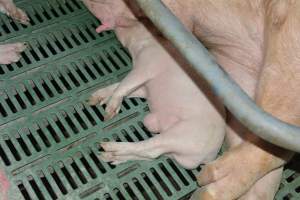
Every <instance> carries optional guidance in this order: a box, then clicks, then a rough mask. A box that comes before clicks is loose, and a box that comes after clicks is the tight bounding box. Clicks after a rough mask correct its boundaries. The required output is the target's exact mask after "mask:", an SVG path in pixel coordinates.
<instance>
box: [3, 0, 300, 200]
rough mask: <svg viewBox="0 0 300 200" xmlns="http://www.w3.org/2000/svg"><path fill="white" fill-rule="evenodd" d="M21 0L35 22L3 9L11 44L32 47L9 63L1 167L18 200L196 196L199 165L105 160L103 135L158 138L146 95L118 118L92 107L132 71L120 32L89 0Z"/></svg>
mask: <svg viewBox="0 0 300 200" xmlns="http://www.w3.org/2000/svg"><path fill="white" fill-rule="evenodd" d="M15 2H16V3H17V5H18V6H19V7H21V8H23V9H24V10H26V12H27V13H28V15H29V17H30V19H31V22H30V25H29V26H24V25H21V24H19V23H17V22H14V21H13V20H11V19H10V18H8V17H7V16H5V15H0V41H1V43H10V42H15V41H22V42H27V43H28V46H29V47H28V49H27V50H25V52H24V53H22V59H21V60H20V61H19V62H17V63H15V64H11V65H1V66H0V94H1V95H0V168H1V169H2V170H3V171H4V172H5V174H6V176H7V177H8V179H9V181H10V189H9V200H17V199H18V200H20V199H25V200H30V199H32V200H33V199H42V200H43V199H45V200H48V199H49V200H51V199H62V200H65V199H72V200H73V199H75V200H76V199H78V200H81V199H83V200H102V199H106V200H112V199H113V200H118V199H120V200H123V199H125V200H127V199H129V200H130V199H134V200H140V199H141V200H143V199H145V200H152V199H153V200H155V199H158V200H177V199H186V198H187V196H189V194H190V193H191V192H192V191H194V190H195V189H196V187H197V184H196V180H195V175H196V174H197V173H198V171H199V169H198V170H193V171H189V170H185V169H183V168H181V167H180V166H179V165H178V164H176V163H175V162H174V161H172V160H171V159H168V158H166V157H160V158H159V159H156V160H154V161H138V162H128V163H125V164H122V165H119V166H117V167H115V166H112V165H110V164H107V163H104V162H102V161H101V160H99V159H98V155H99V154H100V152H101V150H102V149H101V148H100V147H99V142H100V141H108V140H116V141H140V140H145V139H148V138H149V137H152V135H151V133H149V131H147V130H146V128H145V127H144V126H143V124H142V121H143V117H144V116H145V114H146V113H147V112H148V107H147V102H146V101H145V100H143V99H126V100H125V101H124V102H123V105H122V108H121V112H120V114H118V115H117V117H115V118H114V119H112V120H110V121H104V120H103V115H104V108H103V107H101V106H89V105H87V103H86V99H87V98H88V97H89V95H90V94H91V92H92V91H94V90H96V89H98V88H101V87H104V86H106V85H109V84H111V83H114V82H116V81H118V80H120V79H122V78H123V77H124V76H125V75H126V74H127V73H128V71H129V70H130V68H131V60H130V56H129V54H128V52H127V51H126V50H125V49H124V48H123V47H122V46H121V45H120V43H119V42H118V41H117V39H116V37H115V35H114V33H113V32H105V33H102V34H97V33H96V32H95V31H94V29H95V27H97V25H98V24H99V22H98V21H97V20H96V19H95V18H94V17H93V16H92V15H91V14H90V13H89V12H88V11H87V10H86V8H85V7H84V5H83V4H82V2H81V1H80V0H42V1H41V0H19V1H15ZM291 166H297V164H293V163H292V164H291ZM298 166H299V164H298ZM299 185H300V178H299V179H298V173H297V172H295V171H293V170H291V169H287V170H285V174H284V180H283V182H282V185H281V189H280V191H279V192H278V198H277V199H300V195H299V192H300V188H299ZM0 199H1V198H0Z"/></svg>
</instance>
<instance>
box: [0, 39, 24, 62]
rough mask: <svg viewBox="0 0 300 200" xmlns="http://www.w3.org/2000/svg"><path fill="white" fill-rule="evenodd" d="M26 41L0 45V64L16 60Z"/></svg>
mask: <svg viewBox="0 0 300 200" xmlns="http://www.w3.org/2000/svg"><path fill="white" fill-rule="evenodd" d="M26 47H27V45H26V43H13V44H3V45H0V64H6V65H7V64H11V63H14V62H18V61H19V60H20V58H21V52H23V51H24V50H25V49H26Z"/></svg>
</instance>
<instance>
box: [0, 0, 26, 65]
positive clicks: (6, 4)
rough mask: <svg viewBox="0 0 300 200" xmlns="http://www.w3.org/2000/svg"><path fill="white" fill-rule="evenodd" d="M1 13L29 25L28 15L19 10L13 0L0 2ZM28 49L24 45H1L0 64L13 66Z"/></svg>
mask: <svg viewBox="0 0 300 200" xmlns="http://www.w3.org/2000/svg"><path fill="white" fill-rule="evenodd" d="M0 11H1V12H3V13H4V14H6V15H8V16H10V17H12V18H13V19H15V20H17V21H19V22H20V23H22V24H25V25H27V24H28V23H29V18H28V16H27V15H26V13H25V12H24V11H23V10H21V9H19V8H17V7H16V6H15V4H14V3H13V1H12V0H0ZM25 49H26V44H24V43H13V44H2V45H0V64H11V63H14V62H17V61H19V60H20V58H21V55H20V53H21V52H22V51H24V50H25Z"/></svg>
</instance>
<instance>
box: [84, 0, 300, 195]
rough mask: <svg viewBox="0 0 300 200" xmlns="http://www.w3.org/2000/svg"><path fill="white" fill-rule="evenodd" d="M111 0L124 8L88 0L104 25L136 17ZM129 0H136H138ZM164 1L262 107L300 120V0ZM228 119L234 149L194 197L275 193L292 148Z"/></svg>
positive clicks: (210, 168) (207, 173)
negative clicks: (285, 147) (266, 140)
mask: <svg viewBox="0 0 300 200" xmlns="http://www.w3.org/2000/svg"><path fill="white" fill-rule="evenodd" d="M109 2H110V6H112V7H111V8H117V9H110V10H109V9H107V8H108V7H107V6H108V1H105V0H102V1H100V0H93V3H92V0H90V1H86V3H87V4H88V6H89V8H90V10H91V11H92V12H93V13H94V14H95V15H96V16H97V17H98V18H99V19H100V20H102V21H103V22H104V24H103V25H102V26H100V27H99V29H98V30H107V29H111V28H115V27H116V26H118V25H124V24H125V25H126V23H125V22H126V21H127V22H129V21H130V20H131V19H132V18H134V17H133V14H132V13H131V12H129V11H128V9H126V6H124V2H123V1H122V0H112V1H109ZM126 2H127V3H128V2H129V4H133V7H134V6H135V5H134V1H126ZM163 2H164V3H165V4H166V6H168V7H169V8H170V9H171V10H172V11H173V13H174V14H175V15H176V16H177V17H178V18H179V19H180V20H181V21H182V22H183V23H184V25H185V26H186V27H187V28H188V29H190V30H191V31H192V32H193V33H194V34H195V35H196V36H197V37H198V38H199V39H200V40H201V41H202V42H203V43H204V44H205V45H206V47H207V48H208V50H209V51H210V52H211V53H212V54H213V55H214V56H215V58H216V60H217V62H218V64H219V65H220V66H221V67H222V68H223V69H224V70H225V71H226V72H227V73H228V74H229V75H230V76H231V77H232V78H233V79H234V80H235V81H236V82H237V83H238V84H239V85H240V86H241V87H242V88H243V89H244V91H245V92H247V93H248V95H249V96H250V97H252V98H253V99H254V100H255V101H256V103H257V104H258V105H259V106H260V107H262V108H263V109H264V110H265V111H267V112H269V113H270V114H272V115H273V116H275V117H277V118H279V119H281V120H283V121H285V122H288V123H291V124H294V125H300V117H299V116H300V102H299V101H300V100H299V98H298V97H297V95H298V94H299V93H300V68H299V62H300V61H299V57H300V55H299V52H300V51H299V49H300V44H299V34H298V33H299V29H300V24H299V21H300V12H299V10H300V1H296V0H284V1H280V0H231V1H228V0H210V1H207V0H185V1H181V0H163ZM104 4H105V5H106V6H104ZM131 6H132V5H131ZM135 8H136V7H135ZM101 9H103V10H101ZM182 10H184V12H182ZM100 11H101V12H100ZM137 13H138V15H140V12H139V11H138V12H137ZM102 14H103V15H102ZM108 16H109V17H108ZM119 22H122V23H119ZM226 121H227V128H226V129H227V131H226V143H227V144H228V146H229V149H228V151H227V152H226V153H225V154H224V155H223V156H222V157H220V158H219V159H217V160H216V161H213V162H212V163H210V164H208V165H207V166H206V167H204V168H203V170H202V171H201V173H200V174H199V176H198V182H199V185H200V186H202V188H201V189H199V190H198V191H197V192H196V193H195V195H194V196H193V197H192V199H202V200H206V199H220V200H223V199H224V200H227V199H228V200H231V199H239V200H240V199H243V200H244V199H247V200H271V199H273V198H274V196H275V193H276V191H277V189H278V186H279V183H280V179H281V174H282V166H283V165H284V164H285V163H286V162H287V161H288V160H289V159H290V158H291V157H292V155H293V153H291V152H288V151H286V150H284V149H280V148H278V147H276V146H274V145H271V144H269V143H267V142H264V141H262V140H261V139H260V138H257V137H256V136H254V135H253V134H252V133H251V132H250V131H249V130H247V129H246V128H245V127H243V126H242V125H241V124H240V123H239V122H238V121H237V120H236V119H235V118H234V117H233V116H232V115H231V114H230V113H227V117H226Z"/></svg>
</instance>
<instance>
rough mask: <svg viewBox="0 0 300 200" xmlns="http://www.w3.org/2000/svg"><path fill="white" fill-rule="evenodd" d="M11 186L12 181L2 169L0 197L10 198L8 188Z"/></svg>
mask: <svg viewBox="0 0 300 200" xmlns="http://www.w3.org/2000/svg"><path fill="white" fill-rule="evenodd" d="M9 188H10V183H9V181H8V180H7V178H6V176H5V175H4V173H3V172H2V171H0V199H1V200H8V196H7V195H8V190H9Z"/></svg>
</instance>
